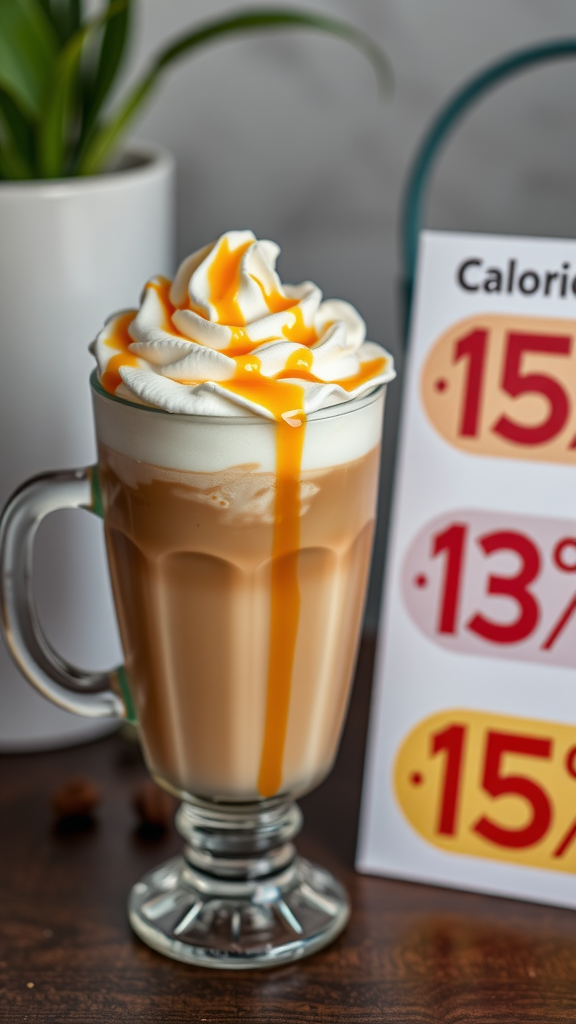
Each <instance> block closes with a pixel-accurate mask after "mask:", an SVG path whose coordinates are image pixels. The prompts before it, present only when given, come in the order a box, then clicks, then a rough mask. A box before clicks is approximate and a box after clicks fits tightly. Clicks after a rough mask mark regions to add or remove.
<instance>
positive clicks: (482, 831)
mask: <svg viewBox="0 0 576 1024" xmlns="http://www.w3.org/2000/svg"><path fill="white" fill-rule="evenodd" d="M466 737H467V726H465V725H450V726H448V727H447V728H445V729H442V730H441V731H440V732H437V733H435V734H434V735H432V737H431V753H432V755H433V756H434V755H436V754H439V753H444V754H445V758H446V759H445V769H444V779H443V784H442V792H441V799H440V813H439V817H438V823H437V827H436V832H437V833H438V834H439V835H445V836H452V835H455V834H456V831H457V813H458V803H459V791H460V785H461V779H462V768H463V759H464V749H465V743H466ZM552 747H553V743H552V740H551V739H547V738H544V737H538V736H528V735H521V734H517V733H507V732H499V731H495V730H489V731H488V732H487V733H486V743H485V748H484V766H483V770H482V782H481V786H482V789H483V791H484V792H485V793H487V794H488V795H489V796H490V797H492V798H497V797H500V796H515V797H518V798H520V799H521V800H523V801H524V803H525V805H526V807H527V810H528V812H529V816H528V822H527V824H526V825H523V826H522V827H521V828H507V827H505V825H503V824H501V823H498V822H495V821H493V820H492V819H491V818H489V817H487V816H485V815H483V816H482V817H481V818H479V819H478V820H477V821H476V822H474V824H473V825H472V826H471V828H472V829H473V831H474V832H477V833H478V834H479V835H480V836H482V837H483V838H484V839H486V840H487V841H488V842H490V843H494V844H495V845H497V846H501V847H508V848H513V849H523V848H526V847H529V846H533V845H534V844H535V843H537V842H539V841H540V840H541V839H543V838H544V836H545V835H546V833H547V831H548V829H549V828H550V824H551V821H552V803H551V800H550V797H549V795H548V793H547V792H546V790H545V789H544V788H543V787H542V786H540V785H539V784H538V783H537V782H535V781H534V780H533V779H530V778H527V777H526V776H524V775H506V774H504V772H503V770H502V760H503V758H504V756H505V755H506V754H520V755H523V756H524V757H531V758H539V759H540V760H541V761H542V760H549V759H550V758H551V757H552ZM565 763H566V770H567V771H568V773H569V775H571V776H572V777H573V778H576V747H572V748H571V750H569V751H568V754H567V756H566V762H565ZM575 838H576V821H574V822H573V823H572V824H571V825H570V827H569V829H568V831H567V832H566V833H565V834H564V835H563V836H562V838H561V840H560V842H559V843H558V845H557V846H556V848H555V850H554V851H553V853H552V856H553V857H561V856H563V854H564V853H566V851H567V849H568V848H569V846H571V844H572V843H573V841H574V839H575Z"/></svg>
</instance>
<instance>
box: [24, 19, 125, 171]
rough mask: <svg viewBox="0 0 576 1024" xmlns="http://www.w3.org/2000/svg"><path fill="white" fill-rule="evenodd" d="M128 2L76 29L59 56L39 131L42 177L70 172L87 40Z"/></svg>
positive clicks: (39, 163)
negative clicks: (71, 138)
mask: <svg viewBox="0 0 576 1024" xmlns="http://www.w3.org/2000/svg"><path fill="white" fill-rule="evenodd" d="M126 2H127V0H114V3H112V4H110V6H109V7H108V10H107V11H106V12H105V13H104V14H103V15H102V16H100V17H98V18H95V19H94V20H93V21H91V22H89V23H88V24H87V25H85V26H84V27H83V28H81V29H79V30H78V31H77V32H75V33H74V35H73V36H72V37H71V38H70V39H69V40H68V42H67V44H66V46H65V47H64V49H63V50H62V51H61V53H60V55H59V57H58V60H57V62H56V66H55V69H54V74H53V75H52V79H51V82H50V87H49V89H48V93H47V98H46V103H45V106H44V109H43V112H42V118H41V123H40V128H39V132H38V168H39V172H40V177H42V178H58V177H62V176H63V175H65V174H66V167H65V157H66V145H67V141H68V134H69V131H70V128H71V119H72V115H73V113H74V109H75V105H76V101H77V98H78V94H77V89H76V88H75V86H76V85H77V83H78V78H79V74H78V72H79V67H80V58H81V57H82V50H83V48H84V44H85V43H86V41H87V40H88V39H89V38H90V36H91V35H93V33H94V32H97V31H98V30H99V29H100V28H101V27H102V25H103V24H104V23H105V22H106V21H107V20H108V19H109V18H111V17H113V16H114V15H115V14H116V13H117V12H118V11H119V10H122V9H123V8H124V7H125V6H126Z"/></svg>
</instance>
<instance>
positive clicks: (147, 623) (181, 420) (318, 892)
mask: <svg viewBox="0 0 576 1024" xmlns="http://www.w3.org/2000/svg"><path fill="white" fill-rule="evenodd" d="M91 385H92V388H91V390H92V397H93V405H94V416H95V424H96V435H97V440H98V464H97V466H94V467H92V468H87V469H79V470H73V471H68V472H55V473H48V474H46V475H44V476H40V477H36V478H35V479H33V480H30V481H29V482H28V483H26V484H25V485H24V486H23V487H22V488H20V490H19V491H17V492H16V494H15V495H14V496H13V497H12V498H11V500H10V501H9V503H8V505H7V506H6V509H5V511H4V513H3V517H2V522H1V525H0V531H1V540H2V549H1V588H2V611H3V626H4V631H5V635H6V640H7V643H8V646H9V649H10V651H11V653H12V655H13V657H14V659H15V660H16V663H17V664H18V665H19V667H20V669H21V670H22V672H23V673H24V675H25V676H26V677H27V678H28V680H29V681H30V682H31V683H33V684H34V686H36V687H37V689H38V690H40V692H41V693H43V694H44V696H46V697H48V698H49V699H50V700H52V701H54V702H55V703H57V704H59V705H60V706H61V707H63V708H66V709H67V710H68V711H72V712H75V713H77V714H80V715H88V716H93V717H103V718H105V717H117V718H121V719H128V720H130V721H134V722H135V723H136V724H137V727H138V731H139V735H140V739H141V743H142V747H143V751H144V756H145V759H146V763H147V765H148V768H149V770H150V772H151V774H152V776H153V777H154V778H155V779H156V780H157V782H158V783H159V784H160V785H161V786H163V787H165V788H166V789H168V790H169V791H170V792H172V793H174V794H176V795H177V796H179V797H180V798H181V799H182V801H183V802H182V804H181V806H180V808H179V810H178V812H177V816H176V825H177V828H178V830H179V831H180V833H181V834H182V836H183V837H184V839H185V844H186V845H185V847H184V852H183V856H181V857H176V858H173V859H172V860H170V861H168V862H167V863H165V864H163V865H162V866H161V867H159V868H157V869H156V870H155V871H153V872H151V873H150V874H149V875H147V876H145V877H144V878H143V879H142V880H141V881H140V882H138V883H137V884H136V885H135V886H134V887H133V889H132V891H131V893H130V897H129V903H128V910H129V917H130V922H131V924H132V927H133V928H134V930H135V931H136V932H137V934H138V935H139V936H140V937H141V938H142V939H143V940H144V941H145V942H147V943H148V944H149V945H150V946H152V947H153V948H154V949H157V950H158V951H159V952H162V953H164V954H166V955H168V956H171V957H173V958H175V959H178V960H183V961H186V962H189V963H195V964H201V965H204V966H214V967H226V968H246V967H262V966H271V965H273V964H279V963H285V962H287V961H291V960H295V959H297V958H299V957H302V956H305V955H307V954H309V953H312V952H314V951H315V950H317V949H320V948H321V947H322V946H324V945H326V944H327V943H328V942H330V941H331V940H332V939H333V938H335V937H336V935H338V934H339V932H340V931H341V930H342V929H343V928H344V926H345V924H346V922H347V919H348V916H349V904H348V900H347V896H346V893H345V891H344V889H343V888H342V886H341V885H340V884H339V883H338V882H337V881H336V880H335V879H334V878H333V877H332V876H331V875H330V874H329V873H328V872H327V871H325V870H324V869H323V868H320V867H317V866H313V865H312V864H310V863H309V862H307V861H305V860H304V859H303V858H301V857H299V856H297V854H296V851H295V848H294V846H293V844H292V839H293V838H294V836H295V835H296V834H297V832H298V831H299V829H300V826H301V813H300V811H299V809H298V807H297V806H296V804H295V803H294V799H295V798H296V797H297V796H301V795H302V794H304V793H306V792H308V791H309V790H310V789H312V788H314V787H315V786H316V785H318V784H319V783H320V782H321V781H322V780H323V779H324V778H325V776H326V775H327V774H328V772H329V771H330V769H331V767H332V764H333V761H334V758H335V756H336V752H337V748H338V743H339V739H340V734H341V731H342V726H343V722H344V717H345V713H346V707H347V702H348V696H349V691H350V684H351V680H352V675H353V670H354V664H355V659H356V652H357V646H358V640H359V633H360V626H361V620H362V611H363V606H364V599H365V592H366V583H367V577H368V571H369V566H370V557H371V550H372V539H373V532H374V522H375V515H376V499H377V488H378V472H379V461H380V460H379V453H380V437H381V430H382V416H383V410H384V395H385V385H383V386H380V387H378V388H376V389H374V390H373V391H372V392H370V393H369V394H368V395H364V396H362V397H360V398H357V399H354V400H352V401H350V402H346V403H344V404H342V405H337V406H332V407H330V408H327V409H323V410H321V411H319V412H317V413H314V414H312V415H311V416H309V418H308V420H307V422H306V425H305V427H304V432H303V434H300V429H301V428H294V427H288V430H289V431H291V432H292V434H291V436H293V435H295V434H296V433H298V434H300V438H303V450H302V453H301V470H300V473H299V474H298V475H297V476H296V477H294V473H292V478H293V479H292V483H291V479H290V467H289V466H288V468H287V470H286V476H285V477H283V476H282V469H281V465H280V462H279V461H278V449H277V445H278V437H279V434H278V432H279V430H280V429H281V427H279V426H278V424H277V423H275V422H274V421H270V420H266V419H264V418H261V417H256V416H252V415H244V416H234V417H203V416H187V415H174V414H171V413H166V412H163V411H161V410H158V409H154V408H151V407H148V406H143V405H138V404H136V403H131V402H128V401H125V400H123V399H120V398H116V397H113V396H111V395H110V394H108V393H107V392H106V391H104V390H103V389H102V387H101V385H100V384H99V382H98V380H97V377H96V374H95V373H94V374H93V375H92V378H91ZM284 429H285V430H286V428H285V427H284ZM294 480H295V481H296V482H295V483H294ZM290 487H292V491H293V493H292V503H291V504H290V500H288V504H285V506H284V508H283V509H282V507H280V506H279V505H278V500H279V495H280V496H281V494H282V493H283V491H284V492H286V494H288V499H289V497H290V495H289V493H288V492H289V491H290ZM294 487H296V491H294ZM286 488H288V490H286ZM285 496H286V495H285ZM62 508H84V509H88V510H89V511H91V512H93V513H95V514H97V515H99V516H102V517H103V519H104V525H105V534H106V545H107V552H108V561H109V568H110V575H111V580H112V589H113V593H114V600H115V605H116V612H117V617H118V622H119V626H120V634H121V637H122V644H123V649H124V654H125V665H124V666H121V667H119V668H118V669H116V670H115V671H113V672H111V673H104V674H89V673H86V672H84V671H82V670H80V669H78V668H75V667H74V666H72V665H70V664H68V663H67V662H66V661H65V660H64V659H63V658H62V657H61V656H60V655H59V654H57V653H56V652H55V651H54V650H53V649H52V647H51V646H50V644H49V643H48V641H47V639H46V638H45V636H44V635H43V633H42V630H41V627H40V624H39V621H38V617H37V614H36V612H35V608H34V604H33V599H32V590H31V573H32V559H33V543H34V535H35V533H36V530H37V528H38V525H39V523H40V522H41V520H42V519H43V518H44V516H46V515H48V514H49V513H50V512H54V511H56V510H58V509H62ZM279 517H280V518H282V517H284V519H285V521H284V523H283V529H282V537H283V538H284V541H283V542H282V543H281V544H280V546H278V543H277V541H278V533H277V522H278V519H279Z"/></svg>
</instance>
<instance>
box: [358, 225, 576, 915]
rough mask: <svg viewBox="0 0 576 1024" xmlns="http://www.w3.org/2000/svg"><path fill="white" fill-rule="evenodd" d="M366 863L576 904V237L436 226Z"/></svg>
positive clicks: (414, 333) (378, 710)
mask: <svg viewBox="0 0 576 1024" xmlns="http://www.w3.org/2000/svg"><path fill="white" fill-rule="evenodd" d="M405 374H406V379H405V382H404V385H405V398H404V407H403V418H402V424H401V433H400V450H399V458H398V467H397V472H396V485H395V495H394V508H393V518H392V530H391V537H390V545H389V555H388V567H387V573H386V583H385V593H384V602H383V615H382V624H381V630H380V640H379V650H378V654H377V662H376V677H375V691H374V701H373V711H372V720H371V732H370V737H369V749H368V762H367V773H366V781H365V791H364V801H363V809H362V819H361V834H360V845H359V853H358V865H357V866H358V868H359V870H361V871H365V872H369V873H375V874H383V875H391V876H396V877H398V878H406V879H412V880H415V881H422V882H432V883H435V884H439V885H446V886H450V887H456V888H462V889H470V890H476V891H481V892H488V893H496V894H500V895H504V896H511V897H516V898H520V899H528V900H536V901H541V902H545V903H552V904H558V905H560V906H566V907H576V883H575V880H574V874H575V873H576V242H572V241H567V240H562V239H560V240H553V239H550V240H549V239H531V238H511V237H503V236H491V235H472V234H456V233H448V232H435V231H427V232H424V233H423V234H422V236H421V239H420V250H419V259H418V274H417V281H416V289H415V298H414V305H413V316H412V326H411V338H410V345H409V351H408V360H407V366H406V369H405Z"/></svg>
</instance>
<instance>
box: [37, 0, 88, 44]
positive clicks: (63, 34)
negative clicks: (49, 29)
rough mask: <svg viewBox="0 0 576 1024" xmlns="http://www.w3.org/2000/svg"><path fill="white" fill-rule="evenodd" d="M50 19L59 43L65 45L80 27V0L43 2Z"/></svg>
mask: <svg viewBox="0 0 576 1024" xmlns="http://www.w3.org/2000/svg"><path fill="white" fill-rule="evenodd" d="M43 6H44V9H46V8H47V9H48V15H49V17H50V20H51V22H52V24H53V26H54V28H55V30H56V32H57V34H58V38H59V40H60V45H61V46H65V45H66V43H67V42H68V40H69V39H71V38H72V36H73V35H74V33H75V32H77V31H78V29H79V28H81V27H82V5H81V0H52V3H44V4H43Z"/></svg>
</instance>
